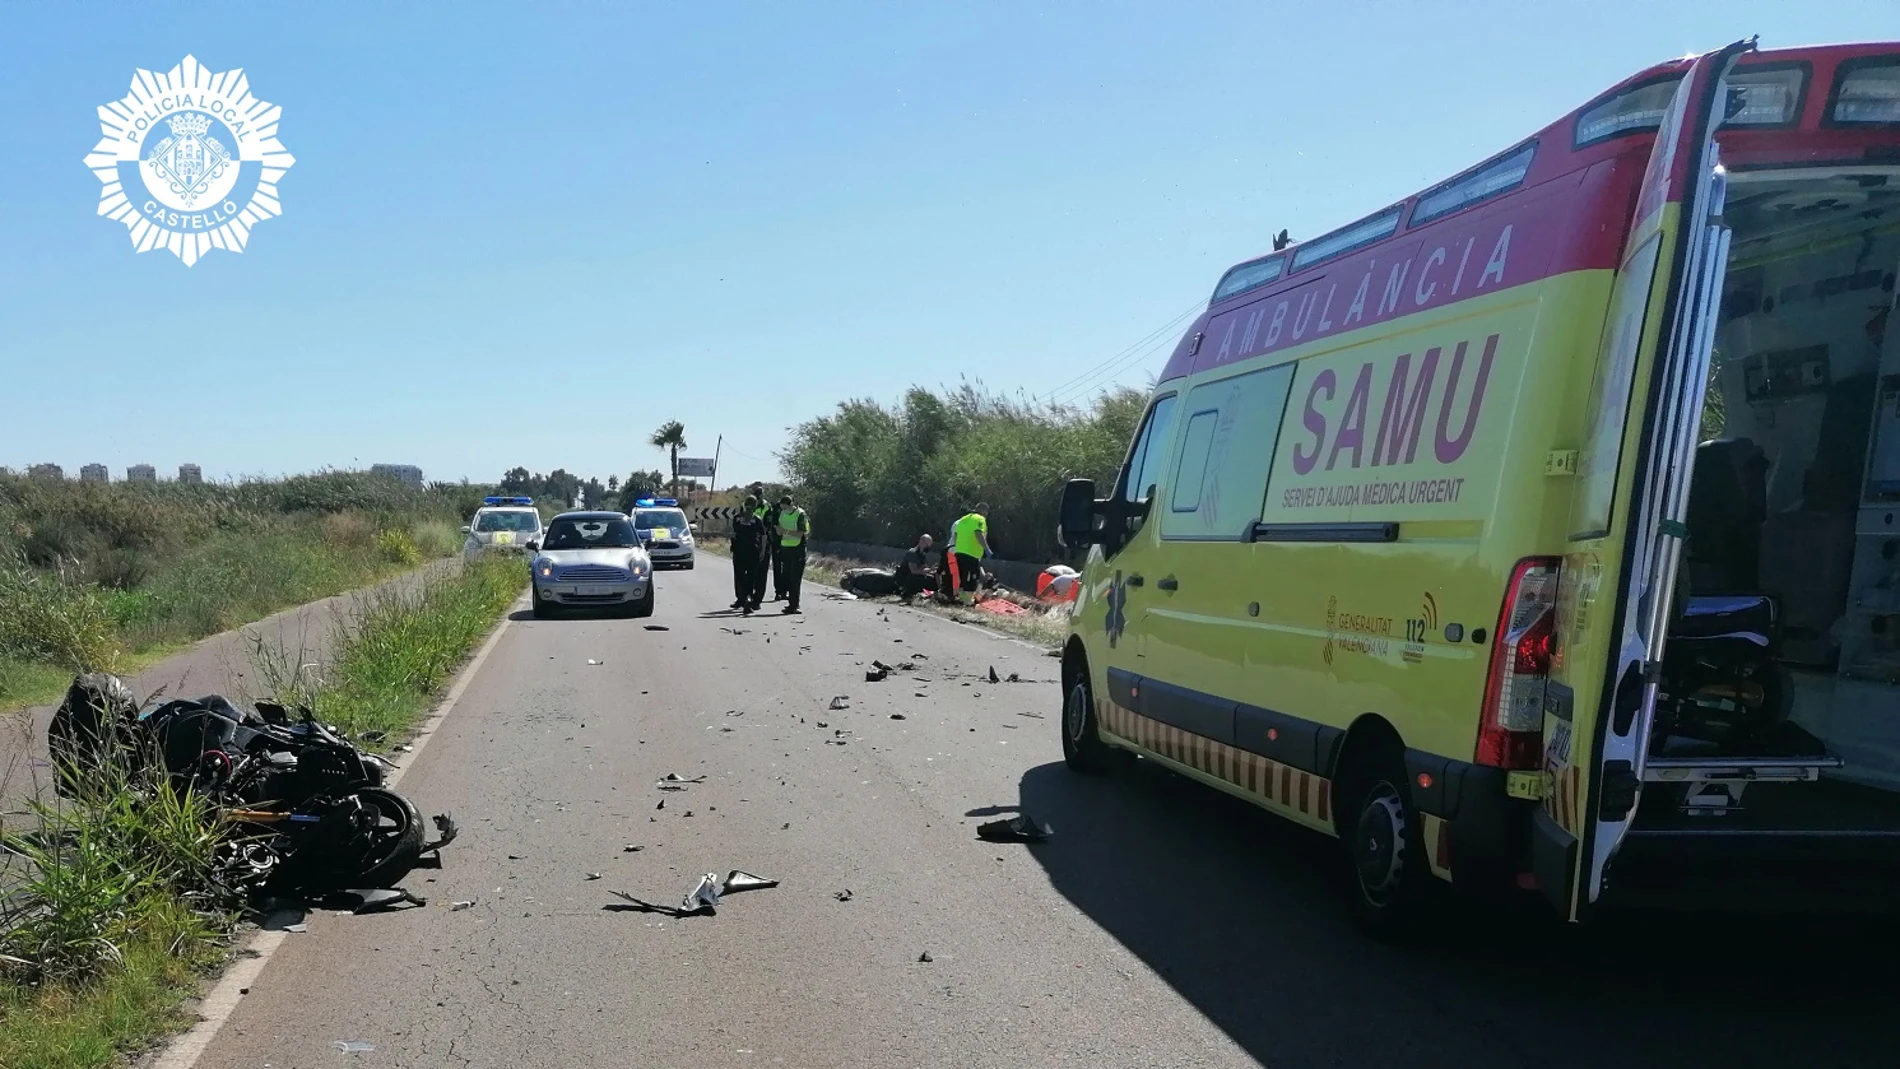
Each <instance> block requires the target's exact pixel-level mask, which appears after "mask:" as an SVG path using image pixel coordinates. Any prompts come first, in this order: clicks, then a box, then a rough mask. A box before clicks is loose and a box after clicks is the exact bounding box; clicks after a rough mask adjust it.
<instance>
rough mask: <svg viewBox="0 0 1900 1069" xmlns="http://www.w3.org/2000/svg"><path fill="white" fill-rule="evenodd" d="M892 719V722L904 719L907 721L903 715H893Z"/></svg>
mask: <svg viewBox="0 0 1900 1069" xmlns="http://www.w3.org/2000/svg"><path fill="white" fill-rule="evenodd" d="M891 719H892V720H903V719H905V717H904V714H903V713H892V714H891Z"/></svg>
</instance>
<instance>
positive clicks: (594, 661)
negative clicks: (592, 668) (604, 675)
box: [587, 657, 606, 665]
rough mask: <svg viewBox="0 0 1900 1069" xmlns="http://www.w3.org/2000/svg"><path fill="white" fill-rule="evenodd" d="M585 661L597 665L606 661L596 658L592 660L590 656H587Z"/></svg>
mask: <svg viewBox="0 0 1900 1069" xmlns="http://www.w3.org/2000/svg"><path fill="white" fill-rule="evenodd" d="M587 663H588V664H593V665H599V664H605V663H606V662H605V661H596V660H594V659H593V658H592V657H589V658H587Z"/></svg>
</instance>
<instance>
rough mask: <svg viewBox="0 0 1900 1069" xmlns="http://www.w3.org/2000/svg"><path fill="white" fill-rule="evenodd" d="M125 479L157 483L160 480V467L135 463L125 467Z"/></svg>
mask: <svg viewBox="0 0 1900 1069" xmlns="http://www.w3.org/2000/svg"><path fill="white" fill-rule="evenodd" d="M125 481H126V482H129V483H155V482H157V481H158V469H157V468H154V467H152V466H151V465H150V464H134V465H132V466H131V467H129V468H127V469H125Z"/></svg>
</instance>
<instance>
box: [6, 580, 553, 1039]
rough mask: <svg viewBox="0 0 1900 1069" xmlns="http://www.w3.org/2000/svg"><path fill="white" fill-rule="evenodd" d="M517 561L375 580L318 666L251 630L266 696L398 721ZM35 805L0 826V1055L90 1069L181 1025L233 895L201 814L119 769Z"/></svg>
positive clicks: (516, 584) (452, 657) (464, 639)
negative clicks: (309, 666)
mask: <svg viewBox="0 0 1900 1069" xmlns="http://www.w3.org/2000/svg"><path fill="white" fill-rule="evenodd" d="M524 579H525V576H524V575H523V574H522V569H521V565H520V563H519V562H511V561H506V560H489V561H481V562H477V563H473V564H469V565H466V566H464V567H462V568H460V569H457V570H455V571H453V572H450V573H446V574H443V575H439V576H431V577H428V578H426V579H424V580H423V581H422V582H421V583H419V584H417V585H415V586H414V587H413V588H410V589H406V590H401V591H398V590H394V589H390V588H382V589H378V590H375V591H371V592H367V593H365V594H363V595H362V596H361V597H359V598H357V599H356V600H355V601H354V602H353V604H352V605H351V607H350V608H349V609H347V610H342V611H340V612H339V614H338V616H337V617H336V618H335V620H334V621H333V626H335V627H338V628H340V629H342V630H341V632H340V634H339V636H338V642H337V645H336V647H335V652H334V654H333V659H332V661H331V662H330V664H329V665H328V666H327V667H325V668H321V669H319V671H317V672H315V673H312V672H308V671H305V666H304V664H303V663H302V654H303V651H302V650H286V649H283V648H280V647H276V646H273V645H270V644H268V643H265V642H264V641H262V640H260V641H259V644H258V646H257V648H256V649H255V650H254V651H253V662H254V664H255V665H256V667H257V669H258V674H259V679H260V681H261V683H262V684H263V685H264V686H265V687H266V689H267V690H270V691H273V692H274V694H273V696H275V697H278V698H279V699H280V700H285V701H293V702H294V701H303V702H308V703H312V705H313V708H314V709H315V710H316V711H317V715H318V716H320V717H321V718H322V719H324V720H326V721H328V722H330V723H333V724H335V725H337V726H338V727H340V728H342V729H343V730H345V731H347V732H351V733H353V734H360V733H362V732H364V731H384V732H387V733H389V736H390V741H391V742H393V741H396V739H397V738H398V737H399V736H400V734H401V733H403V732H405V731H407V730H408V729H410V728H412V727H413V726H414V725H415V723H416V721H417V720H418V719H419V718H420V717H421V716H422V714H423V713H424V712H425V711H426V710H427V708H428V707H429V705H430V704H431V702H432V701H433V700H434V698H435V696H436V695H437V694H438V693H439V691H440V690H441V688H442V687H443V685H444V684H446V683H447V682H448V680H449V678H450V676H451V675H452V674H453V673H454V672H455V670H456V669H457V668H458V667H459V666H460V665H461V664H462V662H463V661H464V660H465V659H466V657H467V656H468V654H469V652H470V651H471V650H472V649H473V648H474V647H475V645H476V644H477V643H479V642H480V641H481V640H482V638H483V637H484V636H486V635H487V634H488V633H489V632H490V630H492V628H493V627H494V625H495V623H496V620H497V618H498V617H499V616H500V615H501V612H502V611H503V610H504V609H506V608H507V607H508V605H509V604H511V603H512V602H513V601H514V600H515V599H516V598H517V597H519V596H520V593H521V589H522V587H523V586H524V585H525V584H524V582H523V580H524ZM86 783H87V784H88V786H87V789H86V790H85V792H84V795H83V796H82V797H80V798H77V799H65V800H61V801H59V802H58V803H45V804H35V805H34V806H33V807H32V810H31V812H30V813H29V814H28V816H27V819H26V820H25V821H23V822H20V823H17V824H9V825H7V826H6V827H4V828H0V843H3V844H4V847H5V850H6V857H5V860H6V861H7V862H10V863H12V864H11V866H10V868H9V869H8V878H7V880H6V882H5V886H4V893H0V1066H3V1067H5V1069H101V1067H104V1066H108V1065H112V1064H115V1063H118V1062H120V1061H121V1060H122V1059H123V1058H124V1057H125V1056H126V1055H128V1054H130V1053H134V1052H136V1051H138V1050H140V1049H142V1048H145V1047H148V1046H150V1045H151V1044H153V1043H154V1042H156V1041H158V1040H160V1039H162V1038H163V1037H165V1036H167V1035H169V1034H171V1033H173V1032H175V1031H177V1030H178V1029H179V1028H181V1027H183V1026H184V1025H186V1024H187V1023H189V1022H188V1018H187V1016H186V1015H185V1014H183V1013H182V1012H181V1010H180V1006H181V1005H182V1003H183V1001H184V1000H185V999H186V998H188V997H190V996H191V995H192V994H193V993H194V992H195V991H196V990H197V987H198V983H199V981H200V979H201V978H202V977H203V975H204V974H205V973H206V972H207V971H208V970H211V969H213V968H215V967H216V966H217V965H219V964H220V963H221V962H222V961H224V960H225V958H226V956H227V954H228V953H229V949H230V947H231V944H232V936H233V933H234V931H235V929H236V926H237V923H238V921H239V919H240V906H241V903H239V902H238V901H237V900H236V899H235V898H234V897H233V896H231V895H229V894H228V893H226V892H225V891H223V890H222V889H221V888H220V887H219V886H218V884H217V880H216V878H215V867H214V865H213V864H212V861H213V856H212V851H213V849H214V848H215V846H216V844H217V842H218V840H219V834H220V833H219V831H218V829H217V822H216V817H215V814H213V813H212V812H211V811H210V810H209V808H208V807H207V806H206V805H205V804H204V803H203V802H202V801H200V800H198V799H196V798H195V797H194V796H192V795H190V794H188V793H186V794H180V793H177V792H174V791H172V790H171V789H169V788H168V787H163V786H154V785H151V784H142V783H137V782H134V781H133V778H132V777H131V776H130V775H129V774H127V773H124V772H122V771H115V770H111V769H107V770H105V771H104V772H102V773H100V774H98V775H94V776H89V777H88V779H87V780H86Z"/></svg>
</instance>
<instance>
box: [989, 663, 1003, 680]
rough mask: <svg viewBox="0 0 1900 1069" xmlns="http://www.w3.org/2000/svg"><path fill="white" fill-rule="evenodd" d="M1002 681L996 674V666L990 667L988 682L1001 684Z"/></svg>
mask: <svg viewBox="0 0 1900 1069" xmlns="http://www.w3.org/2000/svg"><path fill="white" fill-rule="evenodd" d="M1002 681H1003V677H1002V676H999V675H997V674H996V666H995V665H990V682H992V683H1001V682H1002Z"/></svg>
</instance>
